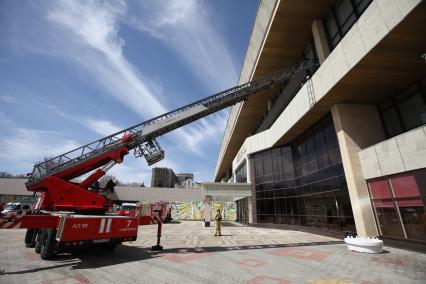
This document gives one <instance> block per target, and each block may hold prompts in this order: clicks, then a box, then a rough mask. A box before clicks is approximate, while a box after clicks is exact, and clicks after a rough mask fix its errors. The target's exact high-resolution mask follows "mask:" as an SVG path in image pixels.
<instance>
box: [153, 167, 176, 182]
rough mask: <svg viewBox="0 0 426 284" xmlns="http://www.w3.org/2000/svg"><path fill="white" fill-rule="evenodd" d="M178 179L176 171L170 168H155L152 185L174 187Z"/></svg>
mask: <svg viewBox="0 0 426 284" xmlns="http://www.w3.org/2000/svg"><path fill="white" fill-rule="evenodd" d="M177 181H178V179H177V177H176V174H175V172H174V171H173V170H172V169H169V168H153V169H152V176H151V187H174V186H175V183H176V182H177Z"/></svg>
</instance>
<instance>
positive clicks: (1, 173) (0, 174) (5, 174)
mask: <svg viewBox="0 0 426 284" xmlns="http://www.w3.org/2000/svg"><path fill="white" fill-rule="evenodd" d="M11 177H13V176H12V175H11V174H10V173H8V172H0V178H11Z"/></svg>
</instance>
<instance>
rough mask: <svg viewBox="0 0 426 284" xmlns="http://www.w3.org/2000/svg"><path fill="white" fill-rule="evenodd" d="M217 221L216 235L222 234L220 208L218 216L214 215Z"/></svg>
mask: <svg viewBox="0 0 426 284" xmlns="http://www.w3.org/2000/svg"><path fill="white" fill-rule="evenodd" d="M214 220H215V223H216V231H215V233H214V236H215V237H220V236H222V232H221V227H222V224H221V222H222V214H220V209H217V213H216V216H215V217H214Z"/></svg>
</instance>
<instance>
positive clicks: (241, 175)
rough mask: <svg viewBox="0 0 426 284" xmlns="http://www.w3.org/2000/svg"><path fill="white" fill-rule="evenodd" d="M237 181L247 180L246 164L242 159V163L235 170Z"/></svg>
mask: <svg viewBox="0 0 426 284" xmlns="http://www.w3.org/2000/svg"><path fill="white" fill-rule="evenodd" d="M235 176H236V181H237V182H247V164H246V162H245V161H244V162H243V164H242V165H241V166H240V167H239V168H238V169H237V170H236V172H235Z"/></svg>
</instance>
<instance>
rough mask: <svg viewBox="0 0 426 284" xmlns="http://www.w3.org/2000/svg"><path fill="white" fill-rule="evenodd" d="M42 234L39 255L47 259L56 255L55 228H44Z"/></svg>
mask: <svg viewBox="0 0 426 284" xmlns="http://www.w3.org/2000/svg"><path fill="white" fill-rule="evenodd" d="M43 231H44V234H43V237H42V239H41V240H42V241H41V250H40V256H41V259H44V260H49V259H52V258H53V257H54V256H55V255H56V246H57V243H56V230H55V229H44V230H43Z"/></svg>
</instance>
